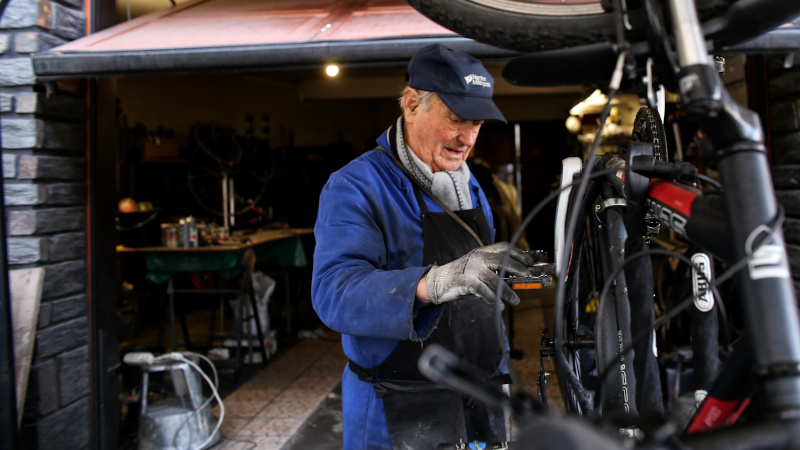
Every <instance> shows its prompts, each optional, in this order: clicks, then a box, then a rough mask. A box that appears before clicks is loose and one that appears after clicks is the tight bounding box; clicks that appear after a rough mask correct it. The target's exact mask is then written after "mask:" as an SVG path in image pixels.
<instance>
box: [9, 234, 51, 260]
mask: <svg viewBox="0 0 800 450" xmlns="http://www.w3.org/2000/svg"><path fill="white" fill-rule="evenodd" d="M46 245H47V244H46V240H45V239H44V238H41V237H30V238H19V237H9V238H8V263H9V264H12V265H14V264H35V263H38V262H42V261H43V259H44V256H45V255H46V251H47V250H46V248H45V247H46Z"/></svg>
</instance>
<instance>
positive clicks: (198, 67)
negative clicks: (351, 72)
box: [33, 35, 518, 80]
mask: <svg viewBox="0 0 800 450" xmlns="http://www.w3.org/2000/svg"><path fill="white" fill-rule="evenodd" d="M437 42H438V43H443V44H445V45H447V46H449V47H451V48H453V49H456V50H460V51H463V52H466V53H469V54H471V55H473V56H475V57H476V58H480V59H483V60H502V59H508V58H511V57H513V56H516V55H517V54H518V53H516V52H513V51H510V50H506V49H501V48H497V47H493V46H491V45H487V44H483V43H479V42H476V41H473V40H471V39H467V38H464V37H461V36H452V35H447V36H421V37H414V38H400V39H398V38H394V39H370V40H359V41H329V42H303V43H297V44H264V45H247V46H232V47H200V48H175V49H165V50H132V51H114V52H87V51H76V52H66V51H52V50H51V51H48V52H42V53H36V54H34V55H33V68H34V72H35V73H36V76H37V77H38V78H39V79H42V80H55V79H66V78H95V77H115V76H126V75H166V74H178V73H211V72H246V71H262V70H277V69H291V68H304V67H318V66H320V65H322V64H327V63H331V62H334V63H337V64H341V65H352V66H370V65H371V66H377V65H405V64H407V63H408V60H409V59H410V58H411V56H412V55H413V54H414V53H415V52H416V50H417V49H419V48H420V47H422V46H424V45H427V44H432V43H437Z"/></svg>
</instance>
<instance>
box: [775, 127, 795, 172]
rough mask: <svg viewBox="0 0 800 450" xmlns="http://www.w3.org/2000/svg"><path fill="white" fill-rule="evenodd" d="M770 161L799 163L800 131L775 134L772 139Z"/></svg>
mask: <svg viewBox="0 0 800 450" xmlns="http://www.w3.org/2000/svg"><path fill="white" fill-rule="evenodd" d="M772 163H773V164H775V165H781V164H790V163H800V132H795V133H790V134H787V135H783V136H777V137H775V138H774V139H773V140H772Z"/></svg>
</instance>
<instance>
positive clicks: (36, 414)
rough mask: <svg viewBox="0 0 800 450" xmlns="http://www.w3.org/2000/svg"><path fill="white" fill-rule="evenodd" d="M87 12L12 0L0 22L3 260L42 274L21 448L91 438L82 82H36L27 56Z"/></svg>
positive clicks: (76, 28) (61, 36)
mask: <svg viewBox="0 0 800 450" xmlns="http://www.w3.org/2000/svg"><path fill="white" fill-rule="evenodd" d="M83 6H84V4H83V1H82V0H61V1H57V2H56V1H49V0H40V1H36V0H11V2H10V3H9V4H8V7H7V8H6V10H5V12H4V14H3V17H2V20H0V114H2V115H0V123H2V130H1V131H2V156H3V166H2V167H3V179H4V189H5V202H6V208H7V209H6V224H7V228H8V262H9V265H10V269H14V268H24V267H33V266H39V267H44V269H45V277H44V286H43V291H42V302H41V306H40V314H39V322H38V332H37V334H36V347H35V351H34V359H33V362H32V367H31V372H30V382H29V385H28V392H27V395H26V401H25V409H24V411H23V412H22V414H23V422H22V423H23V426H22V429H21V431H20V443H21V444H22V448H42V449H44V448H87V447H88V446H89V442H90V423H91V421H90V410H91V408H90V404H89V398H90V397H89V391H90V347H89V336H90V330H89V323H88V315H87V312H88V297H87V287H88V281H87V280H88V276H87V273H88V272H87V262H86V255H87V250H86V232H85V231H86V189H87V185H86V95H85V82H83V81H73V82H58V83H51V84H48V85H46V84H45V83H42V82H38V81H37V80H36V77H35V75H34V73H33V66H32V63H31V57H30V56H31V54H32V53H35V52H39V51H44V50H47V49H49V48H51V47H54V46H56V45H58V44H61V43H64V42H67V41H70V40H73V39H76V38H79V37H81V36H83V35H84V30H85V13H84V10H83Z"/></svg>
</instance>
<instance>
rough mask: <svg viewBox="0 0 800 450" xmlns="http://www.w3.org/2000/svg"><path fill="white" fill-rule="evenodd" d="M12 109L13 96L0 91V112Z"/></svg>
mask: <svg viewBox="0 0 800 450" xmlns="http://www.w3.org/2000/svg"><path fill="white" fill-rule="evenodd" d="M11 111H14V96H13V95H11V94H4V93H0V112H11Z"/></svg>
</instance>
